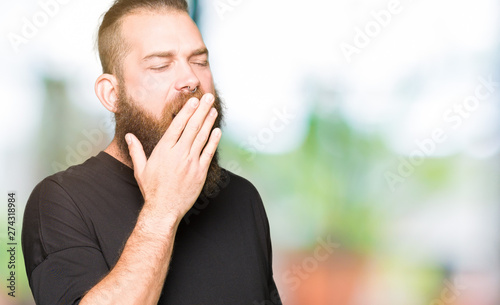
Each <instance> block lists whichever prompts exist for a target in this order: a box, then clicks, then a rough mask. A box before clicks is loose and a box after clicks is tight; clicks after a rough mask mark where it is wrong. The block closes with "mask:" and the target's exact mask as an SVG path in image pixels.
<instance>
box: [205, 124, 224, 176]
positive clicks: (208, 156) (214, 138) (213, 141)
mask: <svg viewBox="0 0 500 305" xmlns="http://www.w3.org/2000/svg"><path fill="white" fill-rule="evenodd" d="M220 137H221V130H220V128H214V130H213V131H212V134H211V135H210V139H209V140H208V143H207V146H205V149H203V153H202V154H201V156H200V165H201V166H202V167H203V168H205V169H208V166H209V165H210V161H212V158H213V156H214V154H215V151H216V150H217V145H219V141H220Z"/></svg>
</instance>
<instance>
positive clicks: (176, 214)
mask: <svg viewBox="0 0 500 305" xmlns="http://www.w3.org/2000/svg"><path fill="white" fill-rule="evenodd" d="M213 100H214V97H213V95H211V94H205V95H204V96H203V98H202V99H201V101H198V99H196V98H192V99H190V100H189V101H188V102H187V103H186V105H184V107H183V109H182V110H181V111H180V112H179V114H178V115H177V116H176V117H175V119H174V120H173V121H172V124H171V125H170V127H169V128H168V130H167V131H166V132H165V134H164V136H163V137H162V139H161V140H160V141H159V142H158V145H157V146H156V147H155V149H154V150H153V153H152V154H151V156H150V158H149V159H146V156H145V155H144V151H143V149H142V145H141V144H140V142H139V140H138V139H137V138H136V137H135V136H133V135H132V134H127V136H126V140H127V143H128V145H129V151H130V156H131V158H132V162H133V166H134V175H135V178H136V180H137V182H138V184H139V187H140V189H141V192H142V194H143V197H144V206H143V209H142V210H141V212H140V214H139V217H138V219H137V223H136V226H135V228H134V230H133V231H132V233H131V235H130V237H129V239H128V240H127V242H126V244H125V247H124V249H123V252H122V254H121V256H120V258H119V260H118V262H117V263H116V265H115V267H114V268H113V269H112V270H111V271H110V272H109V274H108V275H107V276H105V277H104V278H103V279H102V280H101V281H100V282H99V283H98V284H97V285H95V286H94V287H93V288H92V289H90V290H89V291H88V293H87V294H86V295H85V296H84V297H83V299H82V300H81V302H80V304H81V305H95V304H145V305H146V304H156V303H157V302H158V299H159V297H160V294H161V291H162V288H163V283H164V281H165V277H166V274H167V270H168V266H169V264H170V258H171V255H172V249H173V244H174V239H175V233H176V230H177V227H178V225H179V222H180V220H181V219H182V217H183V216H184V215H185V214H186V212H187V211H188V210H189V209H190V208H191V206H192V205H193V204H194V202H195V201H196V198H197V197H198V196H199V194H200V192H201V189H202V187H203V184H204V182H205V179H206V175H207V171H208V167H209V165H210V161H211V160H212V157H213V155H214V153H215V150H216V147H217V145H218V143H219V140H220V130H219V129H218V128H216V129H214V130H213V131H212V132H211V129H212V126H213V124H214V122H215V118H216V116H217V113H216V112H212V113H209V112H210V110H211V109H212V103H213ZM214 110H215V109H213V110H212V111H214ZM207 139H208V143H207ZM205 143H206V146H205Z"/></svg>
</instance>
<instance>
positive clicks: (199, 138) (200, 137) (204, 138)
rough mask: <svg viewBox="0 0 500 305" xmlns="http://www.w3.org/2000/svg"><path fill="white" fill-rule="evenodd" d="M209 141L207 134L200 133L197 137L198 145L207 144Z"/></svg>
mask: <svg viewBox="0 0 500 305" xmlns="http://www.w3.org/2000/svg"><path fill="white" fill-rule="evenodd" d="M207 140H208V135H207V134H206V133H200V134H198V136H197V137H196V141H198V143H205V142H207Z"/></svg>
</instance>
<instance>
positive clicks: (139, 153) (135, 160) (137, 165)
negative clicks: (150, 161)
mask: <svg viewBox="0 0 500 305" xmlns="http://www.w3.org/2000/svg"><path fill="white" fill-rule="evenodd" d="M125 141H127V144H128V151H129V154H130V158H132V164H133V166H134V176H135V179H136V180H137V177H140V176H141V175H142V172H143V171H144V167H146V162H147V158H146V154H145V153H144V149H143V148H142V144H141V142H140V141H139V139H137V138H136V136H134V135H133V134H131V133H127V134H126V135H125Z"/></svg>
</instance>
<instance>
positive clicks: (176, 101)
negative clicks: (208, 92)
mask: <svg viewBox="0 0 500 305" xmlns="http://www.w3.org/2000/svg"><path fill="white" fill-rule="evenodd" d="M204 94H205V93H204V92H203V91H202V90H201V89H198V90H196V91H195V92H187V93H186V92H180V93H178V94H177V95H176V96H175V97H174V98H173V99H172V102H171V103H168V104H167V105H166V106H165V108H164V110H163V113H162V114H163V117H168V115H169V114H170V115H171V116H172V119H173V118H174V117H175V116H176V115H177V114H178V113H179V112H180V111H181V109H182V107H184V105H186V103H187V101H188V100H189V99H191V98H193V97H195V98H197V99H198V100H201V98H202V97H203V95H204Z"/></svg>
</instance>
